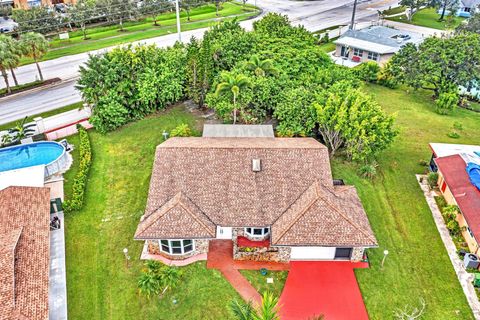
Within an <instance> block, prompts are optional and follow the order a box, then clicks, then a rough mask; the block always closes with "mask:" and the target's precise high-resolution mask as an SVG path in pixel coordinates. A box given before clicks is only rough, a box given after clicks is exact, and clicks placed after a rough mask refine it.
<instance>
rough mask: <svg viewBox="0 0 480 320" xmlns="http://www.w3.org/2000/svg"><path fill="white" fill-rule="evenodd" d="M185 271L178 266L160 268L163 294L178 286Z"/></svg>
mask: <svg viewBox="0 0 480 320" xmlns="http://www.w3.org/2000/svg"><path fill="white" fill-rule="evenodd" d="M182 275H183V272H182V271H181V270H180V269H179V268H178V267H171V266H164V267H162V268H160V270H159V277H160V283H161V284H162V286H163V287H164V288H163V291H162V295H163V294H164V293H165V291H167V290H168V289H173V288H175V287H177V286H178V283H179V282H180V278H181V277H182Z"/></svg>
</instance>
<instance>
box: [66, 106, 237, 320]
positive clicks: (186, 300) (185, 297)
mask: <svg viewBox="0 0 480 320" xmlns="http://www.w3.org/2000/svg"><path fill="white" fill-rule="evenodd" d="M180 123H188V124H189V125H190V126H192V127H193V126H195V124H196V119H195V118H194V117H193V116H192V115H191V114H190V113H186V112H184V111H182V109H180V108H173V109H170V110H169V111H168V112H165V113H162V114H161V115H157V116H152V117H149V118H146V119H144V120H141V121H138V122H136V123H133V124H131V125H127V126H125V127H123V128H122V129H121V130H118V131H116V132H113V133H110V134H108V135H101V134H99V133H97V132H95V131H94V130H90V131H89V133H90V139H91V142H92V152H93V157H94V160H93V165H92V167H91V169H90V177H89V181H88V184H87V194H86V206H85V207H84V208H83V209H82V210H81V211H80V212H77V213H74V214H71V215H69V216H67V217H66V221H65V223H66V254H67V281H68V312H69V318H70V319H88V320H94V319H102V320H103V319H125V320H126V319H161V320H169V319H171V320H173V319H212V320H213V319H228V318H229V311H228V305H229V303H230V301H231V299H233V298H237V299H240V297H239V296H238V295H237V293H236V292H235V290H234V289H233V288H232V287H231V286H230V284H229V283H228V282H227V281H226V280H225V279H224V278H223V276H222V275H221V274H220V273H219V272H218V271H216V270H207V269H206V268H205V263H204V262H199V263H196V264H193V265H190V266H188V267H186V268H184V270H185V275H184V278H183V280H182V281H181V284H180V285H179V287H178V288H177V289H175V290H174V291H173V292H171V293H168V294H167V295H166V296H165V297H164V298H163V299H161V300H160V299H158V298H152V299H150V300H147V299H146V298H145V297H143V296H139V295H138V293H137V285H136V283H137V279H138V276H139V275H140V270H141V268H142V263H141V262H140V261H139V259H138V257H139V256H140V252H141V248H142V243H141V242H137V241H134V240H133V234H134V232H135V229H136V227H137V224H138V221H139V218H140V216H141V215H142V214H143V210H144V209H145V203H146V199H147V191H148V185H149V180H150V173H151V168H152V164H153V156H154V151H155V147H156V145H158V144H159V143H161V142H162V141H163V138H162V132H163V130H164V129H165V130H168V131H169V130H171V129H173V128H174V127H175V126H177V125H178V124H180ZM77 139H78V137H77V136H73V137H71V138H69V141H70V142H72V143H76V142H77V143H78V140H77ZM74 158H75V160H77V159H78V154H77V153H75V152H74ZM74 163H75V162H74ZM75 173H76V165H74V166H73V168H72V169H71V170H70V171H68V172H67V174H66V175H65V179H66V184H65V190H66V194H67V197H68V194H70V192H71V183H72V180H73V177H74V175H75ZM125 247H127V248H128V249H129V254H130V256H131V257H132V261H131V265H130V267H129V268H127V267H126V265H125V258H124V255H123V252H122V250H123V248H125ZM174 298H175V299H176V300H178V303H177V304H176V305H174V304H173V303H172V299H174ZM206 310H208V313H207V312H205V311H206Z"/></svg>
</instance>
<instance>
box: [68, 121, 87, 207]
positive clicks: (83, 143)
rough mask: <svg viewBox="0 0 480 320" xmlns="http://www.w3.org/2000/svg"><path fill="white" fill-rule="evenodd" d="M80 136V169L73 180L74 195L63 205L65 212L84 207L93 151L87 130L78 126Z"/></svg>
mask: <svg viewBox="0 0 480 320" xmlns="http://www.w3.org/2000/svg"><path fill="white" fill-rule="evenodd" d="M77 128H78V134H79V137H80V143H79V151H80V157H79V160H78V161H79V168H78V172H77V175H76V176H75V178H74V180H73V187H72V195H71V197H70V199H67V200H65V201H64V203H63V211H64V212H72V211H77V210H80V209H81V208H82V207H83V200H84V196H85V187H86V184H87V178H88V171H89V169H90V165H91V163H92V150H91V146H90V139H89V138H88V133H87V130H85V128H84V127H82V126H81V125H77Z"/></svg>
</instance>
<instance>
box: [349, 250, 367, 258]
mask: <svg viewBox="0 0 480 320" xmlns="http://www.w3.org/2000/svg"><path fill="white" fill-rule="evenodd" d="M364 251H365V248H353V250H352V256H351V257H350V260H351V261H362V259H363V252H364Z"/></svg>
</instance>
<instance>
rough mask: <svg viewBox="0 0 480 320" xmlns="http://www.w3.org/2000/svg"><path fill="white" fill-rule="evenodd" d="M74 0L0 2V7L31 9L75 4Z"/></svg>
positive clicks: (7, 0)
mask: <svg viewBox="0 0 480 320" xmlns="http://www.w3.org/2000/svg"><path fill="white" fill-rule="evenodd" d="M76 2H77V1H76V0H0V6H2V5H8V6H12V7H14V8H19V9H28V8H31V7H38V6H48V7H51V6H53V5H56V4H59V3H65V4H75V3H76Z"/></svg>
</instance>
